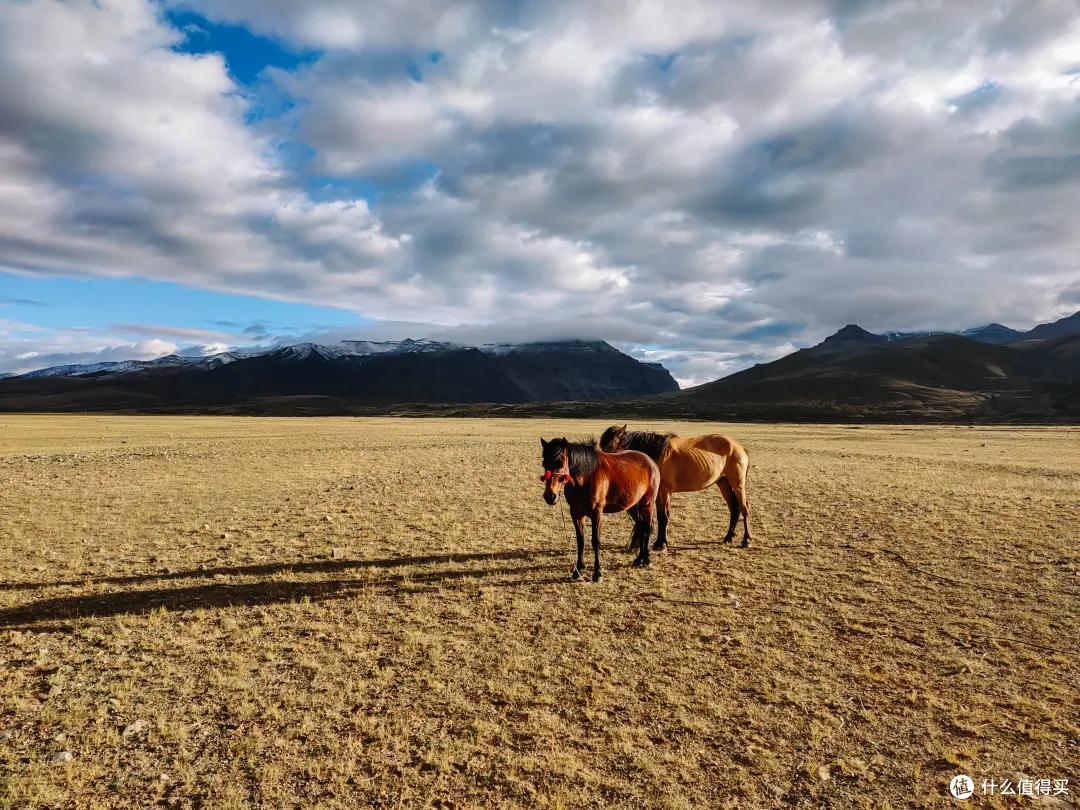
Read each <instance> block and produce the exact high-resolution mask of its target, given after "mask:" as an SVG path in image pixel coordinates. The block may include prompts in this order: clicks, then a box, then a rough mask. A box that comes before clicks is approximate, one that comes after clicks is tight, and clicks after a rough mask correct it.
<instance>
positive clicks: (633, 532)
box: [626, 515, 638, 551]
mask: <svg viewBox="0 0 1080 810" xmlns="http://www.w3.org/2000/svg"><path fill="white" fill-rule="evenodd" d="M630 519H631V521H633V519H634V516H633V515H630ZM637 545H638V537H637V523H636V522H634V528H633V529H631V530H630V545H629V546H627V547H626V550H627V551H633V550H634V549H636V548H637Z"/></svg>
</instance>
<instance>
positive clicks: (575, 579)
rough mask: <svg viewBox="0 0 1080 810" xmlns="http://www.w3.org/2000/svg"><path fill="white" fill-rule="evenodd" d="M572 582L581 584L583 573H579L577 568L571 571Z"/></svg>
mask: <svg viewBox="0 0 1080 810" xmlns="http://www.w3.org/2000/svg"><path fill="white" fill-rule="evenodd" d="M570 581H571V582H581V571H579V570H578V569H577V568H575V569H574V570H573V571H571V572H570Z"/></svg>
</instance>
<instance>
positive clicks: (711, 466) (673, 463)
mask: <svg viewBox="0 0 1080 810" xmlns="http://www.w3.org/2000/svg"><path fill="white" fill-rule="evenodd" d="M600 448H601V449H602V450H604V451H605V452H609V453H610V452H616V451H619V450H639V451H641V452H643V453H645V454H646V455H648V456H649V458H651V459H653V460H654V461H655V462H656V464H657V466H658V467H659V468H660V493H659V499H658V500H657V505H656V522H657V531H656V542H655V543H654V544H653V549H655V550H657V551H659V550H660V549H662V548H664V547H666V546H667V524H668V516H669V515H670V514H671V495H672V493H675V492H699V491H700V490H703V489H707V488H708V487H711V486H712V485H713V484H716V486H717V487H719V489H720V493H721V494H722V495H723V496H724V500H725V501H727V505H728V510H729V512H730V516H731V520H730V522H729V524H728V530H727V534H725V535H724V539H723V542H725V543H730V542H731V541H732V539H733V538H734V537H735V527H736V526H737V525H738V523H739V517H740V514H741V516H742V521H743V540H742V545H743V548H747V547H749V545H750V505H749V503H748V501H747V496H746V474H747V472H748V471H749V468H750V455H749V454H748V453H747V452H746V450H745V449H744V448H743V446H742V445H741V444H739V443H738V442H737V441H735V440H734V439H730V438H728V437H727V436H723V435H721V434H719V433H713V434H710V435H707V436H694V437H693V438H689V439H684V438H681V437H679V436H676V435H675V434H674V433H650V432H647V431H637V430H632V431H628V430H627V429H626V425H623V426H622V427H619V426H617V425H612V426H611V427H609V428H608V429H607V430H605V431H604V433H603V435H602V436H601V437H600Z"/></svg>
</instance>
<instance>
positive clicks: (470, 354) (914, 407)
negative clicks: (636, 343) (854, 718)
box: [0, 313, 1080, 423]
mask: <svg viewBox="0 0 1080 810" xmlns="http://www.w3.org/2000/svg"><path fill="white" fill-rule="evenodd" d="M1012 338H1015V339H1012ZM82 410H87V411H116V412H141V413H165V412H168V413H245V414H282V415H298V414H372V413H404V414H416V415H437V414H443V415H476V416H480V415H506V416H524V415H549V416H573V417H599V416H604V417H609V416H610V417H613V418H623V417H625V418H628V419H629V418H690V419H696V418H701V419H711V420H755V421H756V420H764V421H768V420H774V421H838V422H842V421H877V422H891V421H898V422H1006V423H1007V422H1028V423H1038V422H1058V423H1060V422H1066V423H1076V422H1078V421H1080V313H1077V314H1076V315H1072V316H1069V317H1067V318H1063V319H1061V320H1060V321H1056V322H1054V323H1050V324H1041V325H1039V326H1037V327H1035V328H1034V329H1031V330H1029V331H1027V332H1019V331H1017V330H1012V329H1009V327H1006V326H1003V325H1001V324H989V325H987V326H985V327H979V328H976V329H970V330H966V331H965V332H964V333H960V334H955V333H945V332H920V333H902V332H890V333H885V334H876V333H874V332H870V331H868V330H866V329H863V328H861V327H859V326H858V325H856V324H848V325H847V326H845V327H843V328H842V329H840V330H838V331H837V332H836V333H834V334H832V335H830V336H829V337H827V338H825V339H824V340H823V341H822V342H821V343H819V344H817V345H816V346H811V347H809V348H806V349H801V350H799V351H797V352H794V353H793V354H790V355H788V356H786V357H782V358H780V359H779V360H775V361H773V362H771V363H764V364H760V365H757V366H754V367H753V368H749V369H745V370H743V371H740V372H738V373H736V374H732V375H730V376H728V377H724V378H722V379H718V380H714V381H713V382H710V383H706V384H704V385H699V386H696V387H694V388H689V389H686V390H684V391H680V390H679V389H678V385H677V384H676V382H675V380H674V379H673V378H672V377H671V375H670V374H669V373H668V371H667V369H665V368H663V367H662V366H659V365H656V364H650V363H642V362H640V361H638V360H635V359H634V358H632V357H630V356H628V355H626V354H623V353H622V352H619V351H617V350H616V349H614V348H613V347H612V346H610V345H608V344H607V343H604V342H602V341H561V342H547V343H524V344H492V345H485V346H459V345H455V344H450V343H439V342H435V341H427V340H405V341H391V342H372V341H346V342H344V343H341V344H338V345H334V346H323V345H318V344H313V343H302V344H298V345H294V346H283V347H279V348H275V349H272V350H268V351H264V352H259V353H238V352H230V353H224V354H221V355H213V356H211V357H200V358H188V357H176V356H169V357H163V358H160V359H158V360H152V361H140V362H123V363H112V364H96V365H94V366H78V367H67V366H65V367H56V368H53V369H45V370H41V371H38V372H33V373H31V374H25V375H23V376H21V377H12V378H8V379H0V411H82Z"/></svg>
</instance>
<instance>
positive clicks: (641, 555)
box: [634, 502, 654, 568]
mask: <svg viewBox="0 0 1080 810" xmlns="http://www.w3.org/2000/svg"><path fill="white" fill-rule="evenodd" d="M653 511H654V505H653V504H652V503H644V502H642V503H639V504H638V505H637V506H635V507H634V520H635V522H636V523H637V534H638V536H639V541H638V542H639V546H638V555H637V559H635V560H634V565H636V566H638V567H639V568H644V567H645V566H647V565H649V564H650V563H651V560H650V559H649V535H650V534H652V523H653Z"/></svg>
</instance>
